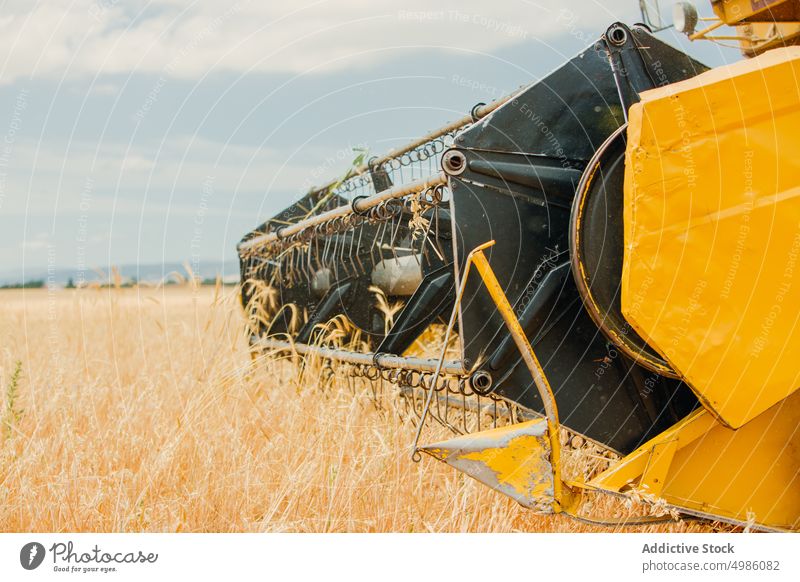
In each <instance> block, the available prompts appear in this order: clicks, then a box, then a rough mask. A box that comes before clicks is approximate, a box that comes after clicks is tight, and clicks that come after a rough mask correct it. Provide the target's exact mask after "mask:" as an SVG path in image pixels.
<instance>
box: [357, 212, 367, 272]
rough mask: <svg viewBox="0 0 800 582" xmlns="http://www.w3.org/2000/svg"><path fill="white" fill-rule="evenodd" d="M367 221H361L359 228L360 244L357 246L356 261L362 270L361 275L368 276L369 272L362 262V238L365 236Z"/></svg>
mask: <svg viewBox="0 0 800 582" xmlns="http://www.w3.org/2000/svg"><path fill="white" fill-rule="evenodd" d="M364 228H365V221H363V220H362V221H361V226H359V228H358V244H357V245H356V260H357V261H358V266H359V267H360V268H361V274H362V275H363V274H366V272H367V270H366V269H365V268H364V263H362V262H361V256H360V255H361V252H360V251H361V238H362V236H363V235H364Z"/></svg>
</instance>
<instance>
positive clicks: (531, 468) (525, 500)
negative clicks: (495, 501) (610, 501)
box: [420, 419, 554, 512]
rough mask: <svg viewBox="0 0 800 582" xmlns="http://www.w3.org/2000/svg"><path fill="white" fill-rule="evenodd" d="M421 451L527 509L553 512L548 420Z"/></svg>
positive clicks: (514, 426) (508, 427)
mask: <svg viewBox="0 0 800 582" xmlns="http://www.w3.org/2000/svg"><path fill="white" fill-rule="evenodd" d="M420 450H421V451H424V452H426V453H428V454H429V455H431V456H432V457H434V458H436V459H439V460H440V461H444V462H445V463H447V464H448V465H451V466H452V467H454V468H456V469H458V470H459V471H462V472H464V473H466V474H467V475H469V476H470V477H472V478H473V479H476V480H478V481H480V482H481V483H483V484H484V485H488V486H489V487H491V488H492V489H495V490H497V491H499V492H500V493H503V494H505V495H508V496H509V497H511V498H512V499H515V500H516V501H517V502H519V503H520V504H522V505H524V506H525V507H529V508H532V509H538V510H541V511H545V512H549V511H551V510H552V509H553V508H552V505H553V502H554V498H553V493H554V492H553V485H554V476H553V468H552V466H551V465H550V440H549V437H548V431H547V421H546V420H545V419H540V420H532V421H529V422H523V423H520V424H514V425H511V426H506V427H501V428H495V429H491V430H485V431H482V432H479V433H475V434H471V435H464V436H460V437H456V438H454V439H450V440H448V441H444V442H441V443H436V444H432V445H426V446H423V447H421V448H420Z"/></svg>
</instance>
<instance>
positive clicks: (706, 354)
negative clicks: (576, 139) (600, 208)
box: [622, 47, 800, 428]
mask: <svg viewBox="0 0 800 582" xmlns="http://www.w3.org/2000/svg"><path fill="white" fill-rule="evenodd" d="M798 151H800V48H798V47H789V48H782V49H776V50H774V51H770V52H768V53H766V54H764V55H762V56H760V57H758V58H755V59H751V60H749V61H743V62H739V63H736V64H734V65H731V66H727V67H720V68H717V69H714V70H712V71H709V72H707V73H704V74H702V75H699V76H698V77H695V78H694V79H691V80H688V81H684V82H681V83H676V84H674V85H670V86H667V87H663V88H660V89H655V90H652V91H648V92H645V93H643V94H642V101H641V103H639V104H636V105H634V106H633V107H632V108H631V110H630V115H629V127H628V145H627V151H626V159H625V163H626V172H625V216H624V223H625V253H624V263H623V275H622V312H623V314H624V315H625V317H626V318H627V320H628V321H629V322H630V323H631V324H632V325H633V326H634V328H635V329H636V330H637V332H638V333H639V334H640V335H641V336H642V337H643V338H645V339H646V340H647V342H648V343H649V344H650V345H651V346H652V347H653V348H655V349H656V350H657V351H658V352H659V353H660V354H661V355H662V356H663V357H664V358H665V359H666V360H667V361H668V362H669V363H670V365H671V366H672V367H673V368H674V369H675V370H676V371H677V372H678V373H679V374H680V375H681V376H682V377H683V378H684V379H685V380H686V382H687V383H688V384H689V385H690V386H691V387H692V389H693V390H694V391H695V393H696V394H697V395H698V397H699V398H700V399H701V401H702V402H703V404H704V406H705V407H706V408H707V409H709V410H710V411H711V412H713V413H714V414H715V415H716V416H717V417H718V418H719V420H720V421H721V422H722V423H723V424H725V425H727V426H730V427H733V428H738V427H741V426H742V425H744V424H745V423H747V422H748V421H750V420H751V419H753V418H755V417H756V416H758V415H759V414H761V413H763V412H764V411H765V410H767V409H768V408H769V407H771V406H772V405H774V404H775V403H777V402H779V401H780V400H782V399H784V398H786V397H787V396H788V395H789V394H791V393H792V392H794V391H795V390H796V389H797V388H798V387H800V361H798V354H800V315H799V314H798V306H800V263H798V261H799V260H800V157H798V155H797V152H798Z"/></svg>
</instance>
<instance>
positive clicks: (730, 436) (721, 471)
mask: <svg viewBox="0 0 800 582" xmlns="http://www.w3.org/2000/svg"><path fill="white" fill-rule="evenodd" d="M798 426H800V392H797V393H795V394H793V395H792V396H791V397H789V398H787V399H786V400H784V401H783V402H780V403H778V404H776V405H774V406H772V407H771V408H770V409H769V410H767V411H766V412H764V413H763V414H761V415H759V416H758V417H756V418H755V419H753V421H752V422H749V423H747V425H746V426H744V427H742V428H740V429H739V430H731V429H729V428H727V427H725V426H722V425H721V424H720V423H719V422H717V420H715V419H714V417H713V416H711V414H709V413H708V411H706V410H698V411H697V412H695V413H693V414H692V415H690V416H689V417H687V418H686V419H684V420H683V421H681V422H680V423H678V424H676V425H675V426H674V427H672V428H671V429H669V430H668V431H665V432H664V433H662V434H660V435H658V436H657V437H655V438H654V439H652V440H651V441H650V442H648V443H646V444H644V445H643V446H642V447H640V448H639V449H638V450H636V451H634V452H633V453H631V454H630V455H628V456H627V457H625V458H624V459H622V460H621V461H620V462H619V463H617V464H616V465H614V466H613V467H611V468H610V469H609V470H608V471H606V472H605V473H603V474H601V475H599V476H598V477H597V478H596V479H594V480H593V481H592V482H591V483H589V486H590V487H594V488H597V489H600V490H604V491H611V492H623V491H625V490H629V489H631V488H633V489H636V490H638V491H640V492H643V493H649V494H652V495H653V496H655V497H656V498H662V499H664V500H666V502H667V503H669V504H670V505H672V506H674V507H678V508H680V509H682V510H685V511H688V512H689V513H695V514H698V515H714V516H717V517H720V518H723V519H726V520H731V521H733V522H737V523H751V524H754V525H758V526H760V527H765V528H772V529H777V530H790V531H796V530H797V529H798V528H800V470H798V468H800V432H798V430H797V427H798Z"/></svg>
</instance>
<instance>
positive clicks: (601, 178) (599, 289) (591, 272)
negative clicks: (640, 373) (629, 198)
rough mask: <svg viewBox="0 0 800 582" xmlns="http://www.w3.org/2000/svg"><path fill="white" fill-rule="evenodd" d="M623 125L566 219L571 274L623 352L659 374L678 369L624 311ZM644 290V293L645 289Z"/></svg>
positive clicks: (593, 165) (587, 174)
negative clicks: (644, 335)
mask: <svg viewBox="0 0 800 582" xmlns="http://www.w3.org/2000/svg"><path fill="white" fill-rule="evenodd" d="M626 130H627V125H623V126H622V127H620V128H619V129H618V130H617V131H615V132H614V133H613V134H611V136H610V137H609V138H608V139H607V140H606V141H605V143H604V144H603V145H602V146H600V148H599V149H598V150H597V152H596V153H595V155H594V157H593V158H592V160H591V161H590V162H589V165H588V166H587V167H586V170H585V171H584V173H583V176H582V177H581V181H580V183H579V185H578V190H577V193H576V195H575V200H574V202H573V205H572V215H571V221H570V237H569V242H570V256H571V262H572V274H573V277H574V278H575V282H576V283H577V286H578V293H579V294H580V296H581V299H582V300H583V304H584V305H585V307H586V310H587V311H588V312H589V315H590V316H591V317H592V320H594V322H595V324H596V325H597V327H598V328H599V329H600V330H601V331H602V332H603V334H604V335H605V336H606V337H607V338H608V339H609V341H611V342H612V343H614V345H616V346H617V347H618V348H619V349H620V350H621V351H622V352H623V353H624V354H626V355H627V356H629V357H630V358H632V359H633V360H634V361H635V362H637V363H638V364H640V365H641V366H643V367H645V368H647V369H648V370H650V371H652V372H656V373H658V374H660V375H662V376H667V377H670V378H677V377H678V374H676V373H675V371H674V370H673V369H672V367H671V366H670V365H669V363H667V361H666V360H665V359H664V358H662V357H661V356H660V355H659V354H658V353H657V352H656V351H655V350H654V349H653V348H652V347H650V346H649V345H648V344H647V342H646V341H645V340H644V339H643V338H642V337H641V336H640V335H639V334H638V333H637V332H636V330H635V329H633V326H631V324H630V323H628V321H627V320H626V319H625V317H624V316H623V315H622V310H621V307H620V297H621V290H622V283H621V281H622V258H623V251H624V245H625V233H624V228H623V225H624V221H623V212H624V203H625V201H624V196H623V184H624V179H625V146H626V143H627V140H626ZM646 291H647V290H646V289H643V290H642V293H643V294H645V293H646Z"/></svg>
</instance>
